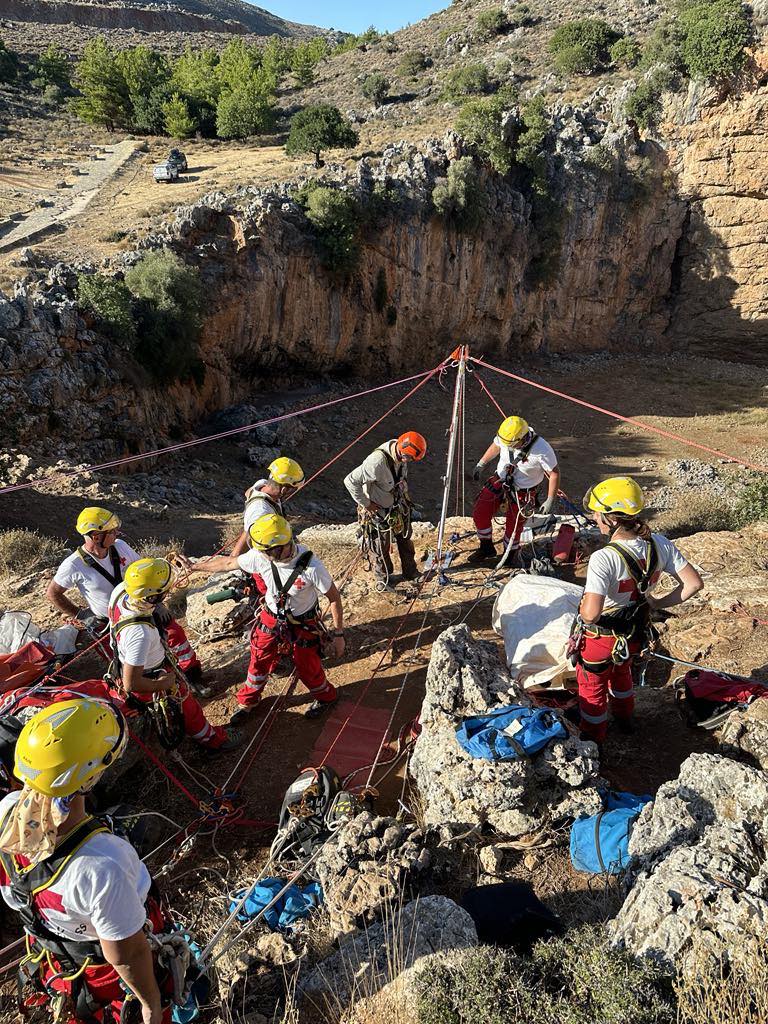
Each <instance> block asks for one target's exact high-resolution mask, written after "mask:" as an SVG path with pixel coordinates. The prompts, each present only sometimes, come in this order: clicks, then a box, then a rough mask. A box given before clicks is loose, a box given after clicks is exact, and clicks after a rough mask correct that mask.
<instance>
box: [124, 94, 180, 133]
mask: <svg viewBox="0 0 768 1024" xmlns="http://www.w3.org/2000/svg"><path fill="white" fill-rule="evenodd" d="M171 95H172V94H171V91H170V84H169V83H168V82H163V83H161V84H160V85H157V86H155V88H154V89H153V90H152V91H151V92H150V93H148V94H144V93H141V94H139V95H137V96H136V97H135V99H134V100H133V120H132V127H133V130H134V131H135V132H139V133H140V134H142V135H164V134H165V133H166V131H167V130H168V129H167V126H166V123H165V110H164V107H165V105H166V103H168V102H169V100H170V99H171ZM182 102H183V101H182Z"/></svg>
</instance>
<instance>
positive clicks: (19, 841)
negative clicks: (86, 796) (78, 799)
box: [0, 783, 69, 864]
mask: <svg viewBox="0 0 768 1024" xmlns="http://www.w3.org/2000/svg"><path fill="white" fill-rule="evenodd" d="M68 814H69V806H68V805H67V804H66V803H65V802H64V801H62V800H60V799H59V798H58V797H55V796H48V795H47V794H46V793H38V792H37V790H36V789H32V787H31V786H30V785H29V783H25V785H24V788H23V789H22V791H21V796H20V797H19V799H18V802H17V803H16V804H15V806H14V808H13V810H12V811H11V813H10V814H9V815H8V817H7V818H6V821H5V827H4V828H3V831H2V833H0V850H3V852H4V853H11V854H21V855H22V856H23V857H25V858H26V859H27V860H28V861H29V862H30V864H38V863H39V862H40V861H41V860H45V859H46V858H47V857H50V855H51V854H52V853H53V851H54V849H55V848H56V840H57V838H58V834H59V826H60V825H61V823H62V822H63V821H65V820H66V817H67V815H68Z"/></svg>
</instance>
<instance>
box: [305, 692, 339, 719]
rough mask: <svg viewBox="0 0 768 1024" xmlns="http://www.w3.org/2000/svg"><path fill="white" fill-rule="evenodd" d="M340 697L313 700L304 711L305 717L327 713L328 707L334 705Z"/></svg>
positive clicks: (314, 716) (317, 716)
mask: <svg viewBox="0 0 768 1024" xmlns="http://www.w3.org/2000/svg"><path fill="white" fill-rule="evenodd" d="M338 699H339V698H338V697H334V698H333V700H313V701H312V703H311V704H310V705H309V707H308V708H307V710H306V711H305V712H304V717H305V718H319V717H320V716H321V715H324V714H325V712H326V711H327V710H328V708H331V707H333V705H334V704H335V703H336V701H337V700H338Z"/></svg>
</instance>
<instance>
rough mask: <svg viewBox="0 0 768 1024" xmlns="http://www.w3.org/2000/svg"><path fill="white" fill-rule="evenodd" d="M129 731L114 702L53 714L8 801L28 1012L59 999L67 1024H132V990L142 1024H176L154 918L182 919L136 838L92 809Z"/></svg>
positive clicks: (39, 723)
mask: <svg viewBox="0 0 768 1024" xmlns="http://www.w3.org/2000/svg"><path fill="white" fill-rule="evenodd" d="M127 735H128V733H127V728H126V724H125V720H124V719H123V717H122V715H121V714H120V712H119V711H118V710H117V709H116V708H115V707H114V706H113V705H111V704H109V703H107V702H106V701H99V700H91V699H78V700H68V701H63V702H61V703H58V704H52V705H50V706H49V707H47V708H43V709H42V710H41V711H38V712H37V713H36V714H35V715H33V717H32V718H30V719H29V721H28V722H27V723H26V725H25V726H24V728H23V730H22V731H21V734H20V736H19V739H18V742H17V744H16V752H15V765H14V774H15V775H16V777H17V778H18V779H19V780H20V781H21V782H22V783H23V785H24V788H23V789H22V790H21V791H16V792H13V793H10V794H9V795H8V796H6V797H5V798H4V799H3V801H2V802H1V803H0V892H1V893H2V897H3V900H4V901H5V902H6V903H7V904H8V906H9V907H10V908H11V909H12V910H14V911H16V912H17V913H18V914H19V916H20V918H21V922H22V924H23V926H24V931H25V933H26V936H27V943H28V951H29V956H27V957H25V958H24V959H23V960H22V962H21V966H20V967H19V1000H20V1005H21V1007H22V1008H23V1007H30V1008H31V1007H33V1006H35V1007H36V1006H40V1005H41V1002H45V1003H48V1004H49V1006H50V1008H51V1011H52V1012H53V1013H54V1014H55V1019H56V1020H57V1021H59V1022H60V1024H62V1022H63V1024H76V1022H77V1024H80V1022H82V1024H93V1022H94V1021H98V1020H103V1021H107V1020H109V1021H112V1020H118V1019H119V1020H122V1019H123V1017H122V1016H121V1010H122V1009H123V1005H124V1003H125V1002H126V999H127V996H126V991H128V992H131V993H132V994H133V996H134V997H135V998H136V999H137V1000H138V1004H139V1006H140V1008H141V1020H142V1021H143V1024H168V1022H170V1019H171V1006H170V1002H171V1000H170V991H172V985H171V984H169V983H168V979H164V980H163V981H162V982H161V983H158V976H159V969H158V965H157V962H156V960H155V958H154V956H153V953H152V949H151V947H150V943H149V940H148V938H147V934H146V932H145V928H146V925H147V922H148V921H149V922H150V924H151V927H152V931H153V932H154V934H155V935H160V934H162V933H164V932H169V931H170V930H171V929H172V927H173V925H172V922H170V921H169V920H168V919H167V918H166V915H165V914H164V912H163V911H162V910H161V908H160V904H159V902H158V901H157V900H156V899H155V897H154V895H153V893H152V888H153V886H152V879H151V878H150V875H149V872H148V871H147V869H146V868H145V867H144V865H143V864H142V862H141V861H140V860H139V857H138V854H137V853H136V851H135V850H134V849H133V847H132V846H131V845H130V843H128V842H127V841H126V840H125V839H121V838H120V837H118V836H116V835H113V834H112V832H111V831H110V829H109V828H108V827H107V825H106V823H104V822H102V821H100V820H99V819H98V818H93V817H91V816H90V815H89V814H88V813H87V812H86V809H85V795H84V794H85V793H87V792H88V790H90V789H91V788H92V787H93V786H94V784H95V783H96V782H97V781H98V780H99V778H100V776H101V774H102V772H104V771H105V770H106V769H107V768H108V767H109V766H110V765H111V764H114V762H115V761H116V760H117V759H118V758H119V757H120V755H121V754H122V752H123V750H124V748H125V744H126V739H127ZM162 973H166V972H165V971H163V972H162ZM161 987H162V990H163V991H162V992H161ZM30 988H31V989H32V991H30Z"/></svg>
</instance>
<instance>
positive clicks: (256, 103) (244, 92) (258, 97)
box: [216, 75, 273, 139]
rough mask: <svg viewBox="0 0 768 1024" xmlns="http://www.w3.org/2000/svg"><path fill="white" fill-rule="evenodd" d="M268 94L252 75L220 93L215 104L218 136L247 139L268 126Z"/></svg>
mask: <svg viewBox="0 0 768 1024" xmlns="http://www.w3.org/2000/svg"><path fill="white" fill-rule="evenodd" d="M270 98H271V94H269V93H266V92H265V91H264V89H263V86H262V83H261V82H259V80H258V78H257V77H256V76H255V75H252V76H251V77H250V78H248V79H247V80H246V81H245V82H243V83H242V84H241V85H239V86H238V87H237V88H236V89H232V90H231V91H229V92H225V93H222V95H221V96H220V97H219V105H218V107H217V108H216V134H217V135H218V136H219V138H220V139H247V138H248V137H249V136H250V135H262V134H263V133H264V132H266V131H268V130H269V129H270V128H271V127H272V123H273V117H272V108H271V106H270V102H269V101H270Z"/></svg>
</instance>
